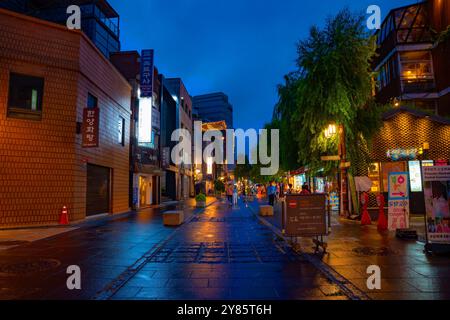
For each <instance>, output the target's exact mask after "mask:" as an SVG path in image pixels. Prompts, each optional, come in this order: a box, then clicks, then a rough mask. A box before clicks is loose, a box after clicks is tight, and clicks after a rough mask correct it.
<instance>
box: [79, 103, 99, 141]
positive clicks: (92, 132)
mask: <svg viewBox="0 0 450 320" xmlns="http://www.w3.org/2000/svg"><path fill="white" fill-rule="evenodd" d="M99 124H100V109H98V108H85V109H84V110H83V125H82V130H81V131H82V135H83V137H82V146H83V148H97V147H98V146H99Z"/></svg>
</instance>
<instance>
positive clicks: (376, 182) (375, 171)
mask: <svg viewBox="0 0 450 320" xmlns="http://www.w3.org/2000/svg"><path fill="white" fill-rule="evenodd" d="M369 178H370V180H372V188H371V189H370V191H371V192H374V193H378V192H381V188H380V164H379V163H372V164H371V165H370V166H369Z"/></svg>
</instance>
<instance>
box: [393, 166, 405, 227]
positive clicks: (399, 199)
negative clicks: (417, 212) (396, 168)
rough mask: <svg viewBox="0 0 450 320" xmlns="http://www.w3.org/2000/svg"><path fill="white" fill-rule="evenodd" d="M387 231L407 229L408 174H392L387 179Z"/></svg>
mask: <svg viewBox="0 0 450 320" xmlns="http://www.w3.org/2000/svg"><path fill="white" fill-rule="evenodd" d="M388 204H389V210H388V229H389V230H390V231H395V230H397V229H407V228H409V174H408V172H392V173H390V174H389V179H388Z"/></svg>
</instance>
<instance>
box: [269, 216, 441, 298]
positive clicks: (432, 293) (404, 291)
mask: <svg viewBox="0 0 450 320" xmlns="http://www.w3.org/2000/svg"><path fill="white" fill-rule="evenodd" d="M264 219H265V220H266V221H268V222H270V223H271V224H272V225H274V226H276V227H278V228H280V226H281V213H280V212H279V211H278V210H276V214H275V216H274V217H270V218H264ZM327 242H328V249H327V251H328V253H327V254H325V255H324V256H323V257H318V256H316V258H317V259H321V261H322V262H324V263H325V264H326V265H327V266H328V267H329V268H332V270H335V271H337V272H338V273H339V274H340V275H342V276H343V277H345V278H346V279H347V280H348V281H349V282H350V283H351V284H353V285H354V286H356V287H357V288H358V289H360V290H361V291H363V292H365V293H366V294H367V295H368V296H369V297H370V298H372V299H377V300H378V299H380V300H381V299H383V300H385V299H389V300H392V299H395V300H399V299H414V300H447V299H450V257H448V256H434V255H433V256H429V255H426V254H425V253H424V251H423V249H424V244H423V243H421V242H417V241H411V240H400V239H397V238H396V237H395V234H394V233H393V232H379V231H378V230H377V228H376V225H375V223H374V224H373V225H372V226H365V227H362V226H361V225H360V224H359V223H356V222H353V221H347V220H343V219H340V218H339V217H338V216H337V213H336V214H334V215H333V218H332V233H331V234H330V236H329V237H327ZM301 244H302V246H303V248H302V250H303V251H310V246H311V242H309V241H308V240H306V241H301ZM370 265H378V266H379V267H380V268H381V276H382V281H381V290H369V289H368V288H367V284H366V281H367V277H368V274H367V272H366V271H367V267H368V266H370Z"/></svg>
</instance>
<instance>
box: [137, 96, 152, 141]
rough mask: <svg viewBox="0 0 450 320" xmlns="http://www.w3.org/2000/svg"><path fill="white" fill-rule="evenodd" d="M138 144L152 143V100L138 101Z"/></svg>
mask: <svg viewBox="0 0 450 320" xmlns="http://www.w3.org/2000/svg"><path fill="white" fill-rule="evenodd" d="M138 127H139V129H138V143H139V144H146V143H152V99H151V98H145V99H139V124H138Z"/></svg>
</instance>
